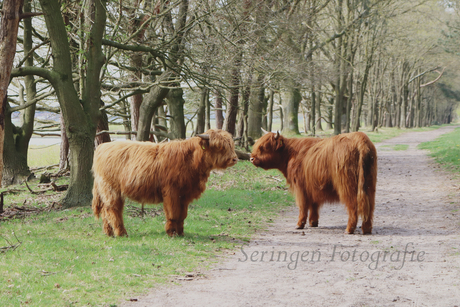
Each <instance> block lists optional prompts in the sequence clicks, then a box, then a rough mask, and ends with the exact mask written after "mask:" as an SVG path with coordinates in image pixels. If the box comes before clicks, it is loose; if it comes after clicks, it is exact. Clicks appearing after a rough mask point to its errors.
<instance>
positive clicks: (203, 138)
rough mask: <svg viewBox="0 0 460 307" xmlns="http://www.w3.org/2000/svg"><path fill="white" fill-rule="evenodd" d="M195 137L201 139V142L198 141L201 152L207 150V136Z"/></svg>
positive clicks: (198, 135)
mask: <svg viewBox="0 0 460 307" xmlns="http://www.w3.org/2000/svg"><path fill="white" fill-rule="evenodd" d="M196 136H197V137H199V138H201V140H200V146H201V149H203V150H206V149H208V148H209V139H210V136H209V134H197V135H196Z"/></svg>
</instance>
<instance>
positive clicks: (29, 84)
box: [2, 0, 37, 186]
mask: <svg viewBox="0 0 460 307" xmlns="http://www.w3.org/2000/svg"><path fill="white" fill-rule="evenodd" d="M30 11H31V5H30V1H29V0H27V1H26V2H25V3H24V12H25V13H29V12H30ZM23 45H24V55H27V54H28V53H29V51H30V50H32V47H33V46H32V19H31V18H26V19H24V40H23ZM24 64H25V66H33V65H34V63H33V57H32V56H29V57H28V58H27V59H25V61H24ZM24 83H25V90H26V100H24V94H23V90H24V89H23V88H21V89H20V103H21V104H25V103H27V102H30V101H32V100H34V98H35V95H36V93H37V90H36V86H35V82H34V76H33V75H29V76H25V77H24ZM21 117H22V125H21V126H20V127H16V126H14V125H13V123H12V122H11V112H10V111H9V110H8V108H7V110H6V117H5V119H6V120H5V141H4V145H5V146H4V153H3V163H4V169H3V177H2V184H3V185H4V186H5V185H9V184H18V183H21V182H22V181H24V180H28V179H29V178H30V177H31V176H33V174H32V173H31V172H30V170H29V166H28V164H27V155H28V150H29V141H30V138H31V137H32V132H33V128H34V117H35V104H32V105H30V106H29V107H27V108H25V109H24V110H22V111H21Z"/></svg>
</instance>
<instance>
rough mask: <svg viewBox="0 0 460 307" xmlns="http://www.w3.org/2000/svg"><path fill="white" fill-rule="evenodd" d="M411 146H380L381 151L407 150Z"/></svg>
mask: <svg viewBox="0 0 460 307" xmlns="http://www.w3.org/2000/svg"><path fill="white" fill-rule="evenodd" d="M408 148H409V145H406V144H396V145H382V146H380V149H381V150H396V151H397V150H407V149H408Z"/></svg>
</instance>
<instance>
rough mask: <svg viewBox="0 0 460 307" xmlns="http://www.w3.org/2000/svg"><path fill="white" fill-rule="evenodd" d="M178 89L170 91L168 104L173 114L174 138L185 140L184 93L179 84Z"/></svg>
mask: <svg viewBox="0 0 460 307" xmlns="http://www.w3.org/2000/svg"><path fill="white" fill-rule="evenodd" d="M176 85H177V86H178V87H177V88H175V89H172V90H170V91H169V93H168V95H167V99H166V101H167V103H168V108H169V112H170V114H171V120H170V127H171V134H172V136H173V138H176V139H185V121H184V117H185V116H184V103H185V101H184V98H183V94H184V91H183V90H182V88H181V87H179V84H176Z"/></svg>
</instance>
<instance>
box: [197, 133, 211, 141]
mask: <svg viewBox="0 0 460 307" xmlns="http://www.w3.org/2000/svg"><path fill="white" fill-rule="evenodd" d="M196 136H199V137H200V138H202V139H203V140H209V134H197V135H196Z"/></svg>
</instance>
